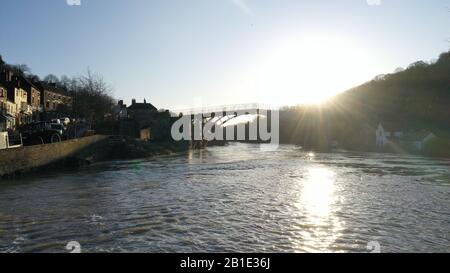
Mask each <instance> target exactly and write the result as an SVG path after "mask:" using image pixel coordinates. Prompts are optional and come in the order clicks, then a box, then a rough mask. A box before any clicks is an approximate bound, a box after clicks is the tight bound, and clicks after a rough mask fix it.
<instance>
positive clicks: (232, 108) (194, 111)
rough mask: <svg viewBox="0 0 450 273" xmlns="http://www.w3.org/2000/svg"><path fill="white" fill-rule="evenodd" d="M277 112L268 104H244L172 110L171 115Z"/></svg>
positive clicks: (275, 108)
mask: <svg viewBox="0 0 450 273" xmlns="http://www.w3.org/2000/svg"><path fill="white" fill-rule="evenodd" d="M256 109H263V110H278V108H277V107H274V106H272V105H268V104H261V103H245V104H230V105H220V106H210V107H197V108H186V109H174V110H172V111H171V112H172V113H173V115H176V116H178V115H179V114H180V113H182V114H183V115H199V114H210V113H222V112H233V111H236V112H239V111H245V110H256Z"/></svg>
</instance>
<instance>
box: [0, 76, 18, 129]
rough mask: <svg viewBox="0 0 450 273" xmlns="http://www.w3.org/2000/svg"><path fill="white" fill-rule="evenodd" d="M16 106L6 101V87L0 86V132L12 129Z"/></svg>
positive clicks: (14, 121) (14, 122)
mask: <svg viewBox="0 0 450 273" xmlns="http://www.w3.org/2000/svg"><path fill="white" fill-rule="evenodd" d="M15 115H16V105H15V104H14V103H12V102H10V101H9V100H8V91H7V89H6V87H4V86H3V85H1V84H0V132H1V131H7V130H9V129H12V128H14V126H15V124H16V118H15Z"/></svg>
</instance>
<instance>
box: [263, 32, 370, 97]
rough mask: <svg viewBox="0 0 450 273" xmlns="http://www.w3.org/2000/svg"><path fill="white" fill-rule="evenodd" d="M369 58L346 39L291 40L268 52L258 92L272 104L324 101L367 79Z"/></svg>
mask: <svg viewBox="0 0 450 273" xmlns="http://www.w3.org/2000/svg"><path fill="white" fill-rule="evenodd" d="M367 56H368V55H367V54H365V53H364V52H363V50H362V48H361V47H360V46H358V45H357V44H355V43H353V42H351V41H350V40H345V39H344V38H339V37H328V36H311V37H306V38H301V39H288V40H287V41H285V42H282V43H279V44H278V45H277V46H274V47H273V48H272V49H271V50H269V53H268V54H267V56H266V58H265V60H264V61H263V63H262V64H261V65H260V66H259V76H258V78H259V79H258V83H259V85H258V90H259V92H261V94H263V96H264V97H265V98H264V99H265V100H266V101H270V102H271V103H274V102H275V103H279V104H288V105H291V104H297V103H300V104H312V103H319V102H323V101H325V100H327V99H329V98H330V97H332V96H334V95H336V94H337V93H340V92H342V91H345V90H347V89H349V88H351V87H354V86H356V85H358V84H360V83H362V82H364V81H366V80H368V78H369V75H371V72H370V62H369V60H368V59H367Z"/></svg>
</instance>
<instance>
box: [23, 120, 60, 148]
mask: <svg viewBox="0 0 450 273" xmlns="http://www.w3.org/2000/svg"><path fill="white" fill-rule="evenodd" d="M19 131H20V133H21V134H22V138H23V143H24V145H37V144H46V143H55V142H60V141H62V140H63V139H65V131H66V129H65V127H64V125H63V124H59V123H48V122H35V123H31V124H27V125H25V126H22V127H21V128H19Z"/></svg>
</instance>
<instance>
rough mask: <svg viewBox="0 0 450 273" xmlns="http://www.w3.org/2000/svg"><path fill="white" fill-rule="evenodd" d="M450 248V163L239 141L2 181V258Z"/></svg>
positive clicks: (431, 250)
mask: <svg viewBox="0 0 450 273" xmlns="http://www.w3.org/2000/svg"><path fill="white" fill-rule="evenodd" d="M70 241H76V242H79V244H80V246H81V250H82V251H83V252H289V253H291V252H368V250H367V245H368V243H369V242H372V243H371V244H373V242H375V245H377V246H379V250H380V251H381V252H450V160H444V159H439V160H438V159H427V158H423V157H418V156H406V155H389V154H376V153H351V152H342V153H317V154H312V153H308V152H304V151H302V150H301V149H300V148H299V147H296V146H290V145H286V146H280V148H279V149H277V150H266V149H261V146H260V145H254V144H232V145H229V146H225V147H211V148H208V149H206V150H201V151H191V152H186V153H179V154H173V155H169V156H159V157H154V158H151V159H143V160H133V161H114V162H104V163H99V164H94V165H91V166H87V167H83V168H82V169H79V170H76V171H75V170H73V171H67V170H59V171H55V172H52V173H47V174H35V175H33V176H31V177H26V178H20V179H16V180H7V181H0V252H68V251H67V250H66V248H65V247H66V245H67V243H68V242H70Z"/></svg>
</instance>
